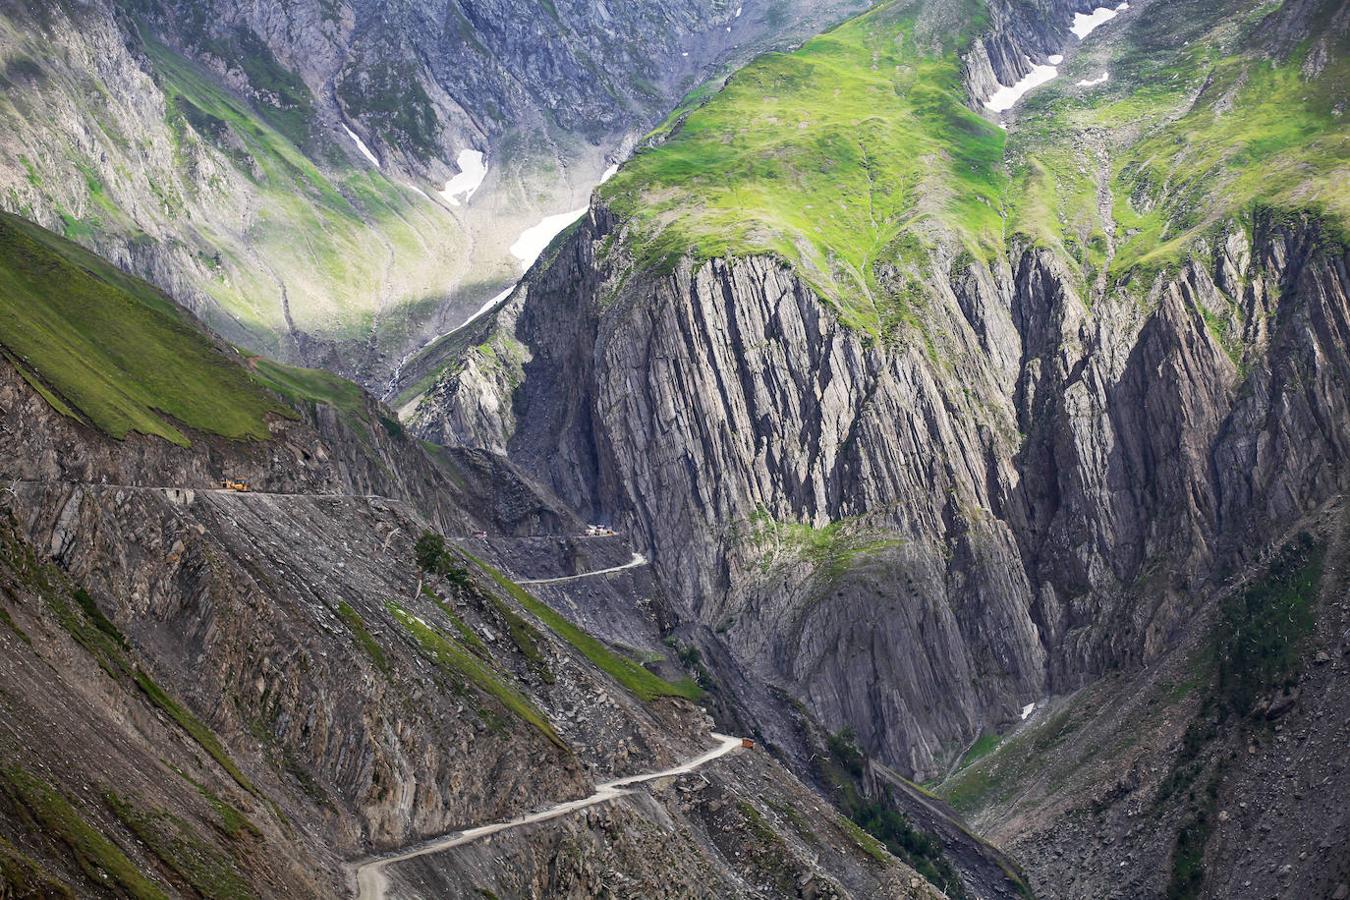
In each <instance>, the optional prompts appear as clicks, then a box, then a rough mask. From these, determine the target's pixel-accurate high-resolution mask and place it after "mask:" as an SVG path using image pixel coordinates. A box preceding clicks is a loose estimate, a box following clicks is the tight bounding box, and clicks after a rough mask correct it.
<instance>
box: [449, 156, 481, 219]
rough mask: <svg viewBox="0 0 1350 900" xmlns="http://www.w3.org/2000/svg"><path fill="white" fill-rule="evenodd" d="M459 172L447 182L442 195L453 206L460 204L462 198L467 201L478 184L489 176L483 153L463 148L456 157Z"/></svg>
mask: <svg viewBox="0 0 1350 900" xmlns="http://www.w3.org/2000/svg"><path fill="white" fill-rule="evenodd" d="M455 164H456V165H458V166H459V174H458V175H456V176H455V177H454V178H451V179H450V180H449V181H447V182H446V183H445V190H443V191H441V196H442V197H444V198H445V200H446V202H447V203H449V204H450V205H451V206H459V201H460V198H463V200H464V202H465V203H468V202H469V198H470V197H472V196H473V192H474V191H476V190H478V186H479V185H480V184H482V183H483V179H484V178H486V177H487V166H485V165H483V154H482V153H480V152H479V151H477V150H461V151H459V156H458V157H457V158H456V159H455Z"/></svg>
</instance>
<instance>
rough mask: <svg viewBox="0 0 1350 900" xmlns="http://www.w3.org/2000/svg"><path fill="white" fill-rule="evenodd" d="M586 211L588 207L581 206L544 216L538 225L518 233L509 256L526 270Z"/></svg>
mask: <svg viewBox="0 0 1350 900" xmlns="http://www.w3.org/2000/svg"><path fill="white" fill-rule="evenodd" d="M588 209H590V207H589V206H583V207H581V208H580V209H574V210H572V211H571V212H565V213H558V214H557V215H555V216H544V218H542V219H540V220H539V222H538V224H535V225H531V226H530V227H529V228H526V229H525V230H524V231H522V232H521V233H520V237H518V238H516V242H515V243H514V244H512V245H511V255H512V256H514V257H515V258H516V259H518V260H520V265H521V267H522V268H525V269H528V268H529V267H530V266H532V265H534V261H535V260H536V259H538V258H539V254H541V253H543V252H544V250H545V248H547V247H548V245H549V244H550V243H551V242H552V241H553V239H554V238H555V237H557V236H558V235H560V234H562V231H563V229H564V228H566V227H567V226H568V225H571V224H572V223H573V222H575V221H576V220H577V219H580V218H581V217H582V216H584V215H586V210H588Z"/></svg>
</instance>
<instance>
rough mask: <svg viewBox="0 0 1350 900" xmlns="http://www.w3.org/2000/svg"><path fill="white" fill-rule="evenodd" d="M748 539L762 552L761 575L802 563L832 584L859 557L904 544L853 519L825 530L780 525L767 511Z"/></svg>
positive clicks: (757, 515)
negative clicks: (829, 580)
mask: <svg viewBox="0 0 1350 900" xmlns="http://www.w3.org/2000/svg"><path fill="white" fill-rule="evenodd" d="M747 538H748V540H749V542H750V544H751V546H753V547H754V548H755V549H757V550H758V551H759V554H760V556H759V566H760V570H761V571H763V572H768V571H770V570H771V569H773V567H774V566H776V565H780V564H784V563H795V562H798V561H801V562H805V563H807V564H808V565H810V566H811V568H812V569H813V570H814V571H815V572H816V573H817V574H819V575H822V576H823V577H825V578H827V579H831V580H833V579H836V578H839V577H840V576H841V575H843V574H844V573H845V572H847V571H848V570H849V568H851V567H852V566H853V564H854V562H855V561H856V560H857V559H858V558H859V557H862V556H868V555H870V554H874V553H880V552H882V551H884V550H889V549H893V548H895V547H899V546H900V545H901V544H902V543H903V541H901V540H900V539H898V538H895V537H891V536H887V535H885V534H883V533H879V532H875V531H869V530H867V529H865V528H863V527H862V526H861V525H859V524H858V522H857V521H856V520H852V519H839V520H836V521H834V522H831V523H829V524H828V525H825V526H823V527H821V528H816V527H815V526H812V525H808V524H805V523H802V522H780V521H778V520H777V519H775V518H773V516H772V515H770V514H769V511H768V510H767V509H765V508H764V507H760V508H759V509H757V510H755V512H754V513H753V514H751V516H750V520H749V522H748V534H747Z"/></svg>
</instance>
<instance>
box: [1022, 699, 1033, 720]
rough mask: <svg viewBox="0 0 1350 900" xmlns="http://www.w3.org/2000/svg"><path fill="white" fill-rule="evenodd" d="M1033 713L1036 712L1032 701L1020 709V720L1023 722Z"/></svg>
mask: <svg viewBox="0 0 1350 900" xmlns="http://www.w3.org/2000/svg"><path fill="white" fill-rule="evenodd" d="M1035 711H1036V702H1035V701H1034V700H1033V701H1032V702H1031V703H1028V704H1027V705H1026V706H1024V707H1022V718H1023V719H1024V720H1025V719H1026V717H1027V716H1029V715H1031V714H1032V713H1033V712H1035Z"/></svg>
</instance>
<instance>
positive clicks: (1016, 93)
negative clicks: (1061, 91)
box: [984, 57, 1062, 112]
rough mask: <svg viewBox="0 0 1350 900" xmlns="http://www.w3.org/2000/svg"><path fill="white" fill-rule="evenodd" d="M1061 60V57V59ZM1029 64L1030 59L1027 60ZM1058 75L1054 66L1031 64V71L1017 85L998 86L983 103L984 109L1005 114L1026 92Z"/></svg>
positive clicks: (1057, 70)
mask: <svg viewBox="0 0 1350 900" xmlns="http://www.w3.org/2000/svg"><path fill="white" fill-rule="evenodd" d="M1061 59H1062V57H1061ZM1027 62H1028V63H1031V59H1030V58H1028V59H1027ZM1058 74H1059V69H1058V68H1057V67H1055V66H1038V65H1036V64H1034V63H1031V71H1030V72H1028V73H1027V74H1026V75H1024V76H1023V77H1022V79H1021V80H1020V81H1018V82H1017V84H1014V85H1013V86H1012V87H1005V86H1003V85H1000V86H999V89H998V90H996V91H994V93H993V95H992V96H991V97H990V98H989V99H988V100H986V101H984V105H985V108H987V109H991V110H993V111H994V112H1005V111H1007V110H1010V109H1012V108H1013V107H1014V106H1016V105H1017V101H1018V100H1021V99H1022V95H1024V94H1025V93H1026V92H1027V91H1029V90H1031V89H1032V88H1034V87H1040V86H1041V85H1043V84H1045V83H1046V82H1047V81H1049V80H1050V79H1052V78H1054V77H1055V76H1056V75H1058Z"/></svg>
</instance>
